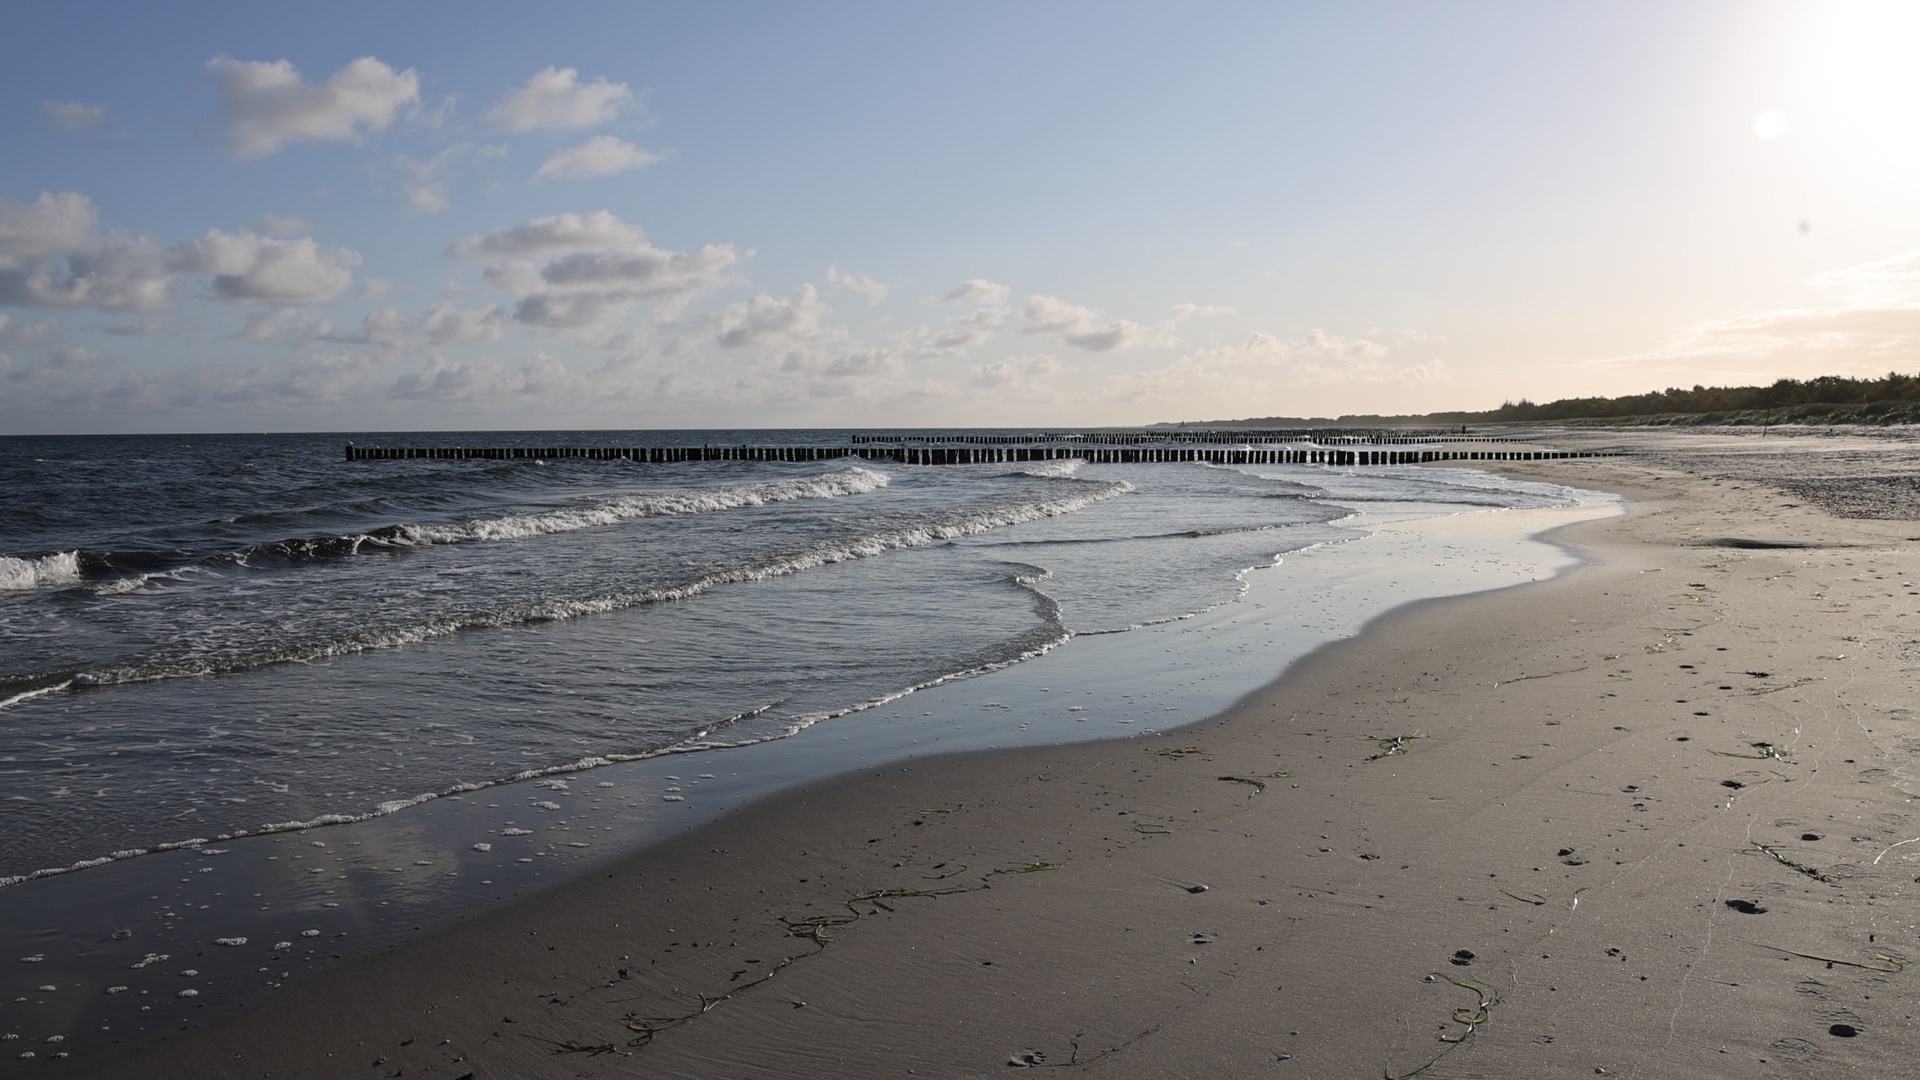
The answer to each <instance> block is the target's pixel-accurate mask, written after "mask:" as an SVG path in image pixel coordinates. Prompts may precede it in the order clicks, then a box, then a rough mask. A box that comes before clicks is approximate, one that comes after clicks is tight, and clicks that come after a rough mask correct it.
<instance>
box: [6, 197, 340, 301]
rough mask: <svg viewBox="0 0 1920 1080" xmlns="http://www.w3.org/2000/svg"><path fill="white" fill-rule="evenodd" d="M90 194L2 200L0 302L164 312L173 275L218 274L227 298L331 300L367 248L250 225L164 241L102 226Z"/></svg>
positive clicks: (217, 285) (216, 288)
mask: <svg viewBox="0 0 1920 1080" xmlns="http://www.w3.org/2000/svg"><path fill="white" fill-rule="evenodd" d="M97 216H98V215H97V214H96V213H95V212H94V208H93V203H92V201H91V200H89V199H88V198H87V197H86V196H84V195H81V194H79V193H78V192H61V193H59V194H43V195H41V196H40V198H39V199H38V200H36V201H35V202H32V203H19V202H7V201H0V304H11V305H19V306H27V307H57V308H59V307H64V308H100V309H104V310H110V311H111V310H119V311H159V310H161V309H162V308H164V307H165V306H166V303H167V296H168V291H169V290H170V289H171V287H172V286H173V284H174V282H176V281H178V280H180V279H182V278H189V277H195V276H199V275H210V276H211V277H212V279H213V280H212V288H213V292H214V295H215V296H218V297H220V298H221V299H225V300H237V301H264V302H268V303H276V304H303V303H314V302H317V301H321V300H331V299H333V298H334V297H336V296H338V295H340V294H341V293H342V292H344V291H345V290H346V289H347V287H348V286H349V285H351V284H352V283H353V274H352V271H350V270H349V269H348V267H350V266H353V265H355V264H357V263H358V262H359V261H360V256H359V255H357V254H355V253H354V252H351V251H345V250H342V249H338V248H322V247H320V245H319V244H317V243H316V242H315V241H314V240H313V239H312V238H310V237H299V238H293V239H286V238H280V237H273V236H268V235H265V234H263V233H260V232H256V231H254V230H252V229H240V230H238V231H237V232H231V233H229V232H222V231H221V230H219V229H210V230H208V231H207V232H206V233H205V234H204V235H202V236H200V237H199V238H197V239H194V240H188V241H185V242H182V243H179V244H175V245H173V246H172V247H167V248H163V247H161V246H160V245H159V244H157V243H155V242H154V241H153V240H152V239H151V238H149V237H144V236H132V235H128V234H126V233H119V232H114V233H106V234H101V233H100V232H99V231H98V230H97V229H96V227H95V226H96V224H97Z"/></svg>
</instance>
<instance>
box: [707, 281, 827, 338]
mask: <svg viewBox="0 0 1920 1080" xmlns="http://www.w3.org/2000/svg"><path fill="white" fill-rule="evenodd" d="M826 313H827V308H826V305H824V304H822V303H820V295H819V293H818V291H816V290H815V289H814V287H813V286H812V285H802V286H800V288H799V289H798V290H797V291H795V292H794V294H793V299H791V300H776V299H774V298H773V297H771V296H766V295H761V296H756V297H754V298H753V299H751V300H742V301H740V302H739V303H737V304H729V305H728V306H727V309H726V310H725V311H723V312H721V313H720V333H719V341H720V344H722V345H727V346H730V347H733V348H742V347H746V346H763V347H764V346H771V347H784V346H789V345H793V344H797V343H801V342H808V341H818V340H820V339H821V338H824V337H826V336H827V331H825V330H823V329H822V328H821V326H820V319H821V317H822V316H824V315H825V314H826Z"/></svg>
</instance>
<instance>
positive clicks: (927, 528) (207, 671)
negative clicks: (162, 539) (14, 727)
mask: <svg viewBox="0 0 1920 1080" xmlns="http://www.w3.org/2000/svg"><path fill="white" fill-rule="evenodd" d="M845 472H846V473H863V474H866V475H868V476H869V477H871V478H874V480H875V481H877V482H878V483H879V484H882V485H884V483H885V481H886V477H885V476H884V475H883V474H880V473H870V472H869V471H868V470H865V469H849V470H845ZM816 479H822V478H816ZM863 482H867V481H863ZM785 483H787V482H784V481H783V482H782V484H785ZM751 486H755V487H773V486H780V485H751ZM1133 490H1134V487H1133V485H1132V484H1129V483H1127V482H1126V481H1123V480H1115V481H1100V482H1087V481H1080V482H1078V483H1077V484H1076V485H1075V489H1074V490H1073V491H1072V492H1071V493H1062V494H1060V495H1058V496H1056V497H1054V498H1051V499H1035V500H1031V501H1025V502H1013V503H1006V504H1002V505H998V506H990V507H976V508H973V509H970V510H968V511H966V512H963V513H959V514H955V515H952V516H949V517H946V518H944V519H936V520H932V521H927V522H925V523H923V524H918V525H912V526H907V527H904V528H895V529H888V530H882V531H878V532H874V533H870V534H868V535H866V536H860V537H854V538H851V539H846V540H840V541H832V542H823V543H820V544H816V545H814V546H813V547H810V548H806V549H804V550H802V551H799V552H796V553H793V554H790V555H787V556H785V557H781V558H776V559H772V560H769V561H765V562H757V563H746V564H742V565H738V566H732V567H726V568H722V569H719V570H715V571H713V572H711V573H708V574H706V575H704V576H702V577H699V578H696V579H694V580H692V581H689V582H686V583H685V584H682V585H677V586H671V587H667V588H655V589H645V590H639V591H635V592H627V593H611V594H605V595H601V596H595V597H580V598H571V599H564V600H553V601H549V602H546V603H542V604H533V605H528V606H525V607H515V608H508V609H504V610H499V611H492V612H485V613H477V614H468V615H463V616H458V617H453V618H447V619H442V620H436V621H433V622H425V623H418V624H415V625H412V626H402V627H393V628H389V629H382V630H376V631H372V632H367V633H363V634H360V635H356V636H353V637H348V638H342V639H334V640H331V641H317V642H311V643H303V644H300V645H297V646H294V647H291V648H287V649H282V650H278V651H271V652H262V653H259V654H256V655H254V656H250V657H247V658H246V659H245V660H243V661H242V662H240V663H235V662H234V661H233V660H232V659H231V658H223V657H195V658H192V659H188V660H184V661H174V662H168V663H159V664H144V665H138V666H131V667H124V668H112V669H107V670H104V671H90V672H85V673H82V674H80V675H78V676H75V678H74V679H73V680H72V682H73V683H79V684H83V685H90V686H91V685H110V684H120V683H137V682H152V681H158V680H164V679H181V678H198V677H204V676H210V675H220V674H224V673H226V672H229V671H235V670H244V669H247V668H253V667H259V666H263V665H266V664H274V663H304V662H310V661H314V660H321V659H326V658H329V657H334V656H346V655H351V654H354V653H361V652H369V651H372V650H375V649H388V648H395V647H397V646H402V645H412V644H417V643H420V642H423V641H428V640H432V639H434V638H440V637H445V636H447V635H449V634H454V633H457V632H459V631H461V630H468V629H475V628H481V627H504V626H517V625H522V624H525V623H534V622H551V621H559V620H564V619H576V618H580V617H583V616H588V615H604V614H606V613H608V612H613V611H620V610H623V609H626V608H632V607H639V606H641V605H643V604H657V603H670V602H673V601H678V600H686V599H690V598H692V597H695V596H698V595H700V594H702V593H705V592H708V591H709V590H712V589H714V588H716V587H718V586H721V585H735V584H744V583H747V582H753V581H765V580H768V579H771V578H777V577H785V576H787V575H790V574H797V573H800V572H803V571H806V570H813V569H817V568H819V567H822V566H830V565H832V564H835V563H841V562H848V561H851V560H853V559H864V558H871V557H873V556H876V555H881V554H885V553H886V552H889V551H897V550H900V549H903V548H912V547H923V546H926V545H928V544H935V543H939V542H941V541H943V540H954V539H958V538H960V537H965V536H972V535H975V534H978V533H983V532H989V531H992V530H994V529H1001V528H1006V527H1007V526H1010V525H1019V524H1022V523H1025V522H1029V521H1038V520H1040V519H1042V518H1049V517H1057V516H1059V515H1062V514H1071V513H1074V512H1075V511H1078V510H1082V509H1084V508H1086V507H1088V506H1091V505H1093V504H1094V503H1097V502H1101V501H1104V500H1106V499H1111V498H1115V497H1117V496H1120V495H1124V494H1126V493H1128V492H1130V491H1133Z"/></svg>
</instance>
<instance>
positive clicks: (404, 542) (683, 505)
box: [360, 466, 889, 546]
mask: <svg viewBox="0 0 1920 1080" xmlns="http://www.w3.org/2000/svg"><path fill="white" fill-rule="evenodd" d="M888 479H889V478H888V476H887V474H886V473H883V472H876V471H875V470H873V469H863V468H859V467H858V466H855V467H853V468H848V469H839V470H836V471H834V472H830V473H823V474H821V475H819V476H805V477H795V478H793V479H789V480H772V481H768V482H765V483H759V484H735V485H729V486H725V487H715V488H706V489H699V490H693V491H676V492H670V493H660V494H653V495H626V496H621V497H620V498H616V499H606V500H603V501H600V502H595V503H589V504H586V505H582V506H571V507H566V508H564V509H559V510H546V511H542V512H539V513H533V514H510V515H507V516H505V517H497V518H481V519H476V520H474V521H469V522H466V523H464V524H459V525H402V526H399V527H398V528H397V529H395V530H394V535H392V536H391V537H386V536H381V537H374V536H366V537H361V538H360V539H361V541H362V542H364V543H367V544H371V545H376V546H382V545H388V544H394V545H401V546H411V545H424V544H461V543H469V542H472V541H476V540H478V541H487V540H520V539H525V538H527V537H531V536H545V535H549V534H552V533H564V532H574V531H576V530H579V529H591V528H595V527H598V526H602V525H617V524H619V523H620V522H622V521H631V520H633V519H634V518H642V517H665V516H668V515H678V514H710V513H714V512H717V511H721V510H737V509H740V508H742V507H749V506H766V505H768V504H770V503H781V502H793V501H795V500H797V499H835V498H841V497H843V496H848V495H864V494H866V493H868V492H871V491H878V490H880V489H881V488H883V487H886V486H887V483H888Z"/></svg>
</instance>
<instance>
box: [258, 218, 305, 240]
mask: <svg viewBox="0 0 1920 1080" xmlns="http://www.w3.org/2000/svg"><path fill="white" fill-rule="evenodd" d="M253 231H254V232H257V233H259V234H261V235H262V236H306V235H308V234H310V233H312V232H313V226H311V225H309V224H307V223H306V222H305V221H303V220H301V219H300V218H297V217H294V216H292V215H290V214H289V215H285V216H282V215H280V214H268V215H267V216H266V217H263V218H261V219H260V220H259V221H256V222H254V224H253Z"/></svg>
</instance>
